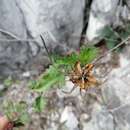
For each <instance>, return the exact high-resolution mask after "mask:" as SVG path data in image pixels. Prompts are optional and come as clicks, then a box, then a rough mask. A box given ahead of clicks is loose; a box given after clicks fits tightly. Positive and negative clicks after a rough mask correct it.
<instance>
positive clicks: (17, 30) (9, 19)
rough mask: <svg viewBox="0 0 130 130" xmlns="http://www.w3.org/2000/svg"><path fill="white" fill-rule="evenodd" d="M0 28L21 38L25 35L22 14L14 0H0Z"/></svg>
mask: <svg viewBox="0 0 130 130" xmlns="http://www.w3.org/2000/svg"><path fill="white" fill-rule="evenodd" d="M0 29H3V30H5V31H8V32H10V33H13V34H14V35H16V36H17V37H19V38H21V39H22V38H26V37H27V31H26V27H25V23H24V19H23V15H22V13H21V11H20V9H19V8H18V6H17V4H16V2H15V0H14V1H12V0H1V1H0Z"/></svg>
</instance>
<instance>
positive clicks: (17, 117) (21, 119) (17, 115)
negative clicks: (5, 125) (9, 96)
mask: <svg viewBox="0 0 130 130" xmlns="http://www.w3.org/2000/svg"><path fill="white" fill-rule="evenodd" d="M26 110H27V104H26V103H25V102H23V101H21V102H19V103H14V102H12V101H5V102H4V112H5V114H6V116H7V117H8V119H9V120H10V121H11V122H13V123H14V125H15V127H19V126H23V125H25V124H26V123H27V122H28V121H29V116H28V112H27V111H26Z"/></svg>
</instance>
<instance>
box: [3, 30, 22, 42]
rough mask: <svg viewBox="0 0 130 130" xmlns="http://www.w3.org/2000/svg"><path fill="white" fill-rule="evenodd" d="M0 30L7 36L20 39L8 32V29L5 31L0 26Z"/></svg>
mask: <svg viewBox="0 0 130 130" xmlns="http://www.w3.org/2000/svg"><path fill="white" fill-rule="evenodd" d="M0 32H1V33H4V34H6V35H8V36H11V37H12V38H14V39H17V40H19V39H20V38H19V37H17V36H16V35H14V34H13V33H11V32H8V31H6V30H3V29H1V28H0Z"/></svg>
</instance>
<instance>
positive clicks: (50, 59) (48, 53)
mask: <svg viewBox="0 0 130 130" xmlns="http://www.w3.org/2000/svg"><path fill="white" fill-rule="evenodd" d="M40 37H41V39H42V41H43V45H44V47H45V50H46V52H47V54H48V57H49V59H50V61H51V63H52V64H53V59H52V57H51V55H50V53H49V51H48V48H47V46H46V43H45V40H44V38H43V37H42V35H40Z"/></svg>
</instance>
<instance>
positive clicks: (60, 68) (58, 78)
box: [30, 47, 98, 92]
mask: <svg viewBox="0 0 130 130" xmlns="http://www.w3.org/2000/svg"><path fill="white" fill-rule="evenodd" d="M97 52H98V51H97V49H96V48H95V47H89V48H81V50H80V53H76V52H75V53H72V54H71V55H70V56H64V57H60V56H57V55H55V57H54V61H55V63H54V64H53V65H51V66H50V67H49V68H48V69H47V70H46V72H45V73H44V74H42V75H41V77H40V78H39V79H38V80H37V81H32V83H31V85H30V87H31V89H33V90H34V91H37V92H44V91H46V90H49V89H50V88H51V87H52V86H54V85H59V86H61V85H63V84H64V83H65V75H66V73H65V72H66V71H67V70H70V68H72V67H73V66H74V64H75V63H76V61H80V62H81V65H84V64H87V63H89V62H91V61H92V60H93V59H94V58H95V57H96V55H97Z"/></svg>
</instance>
